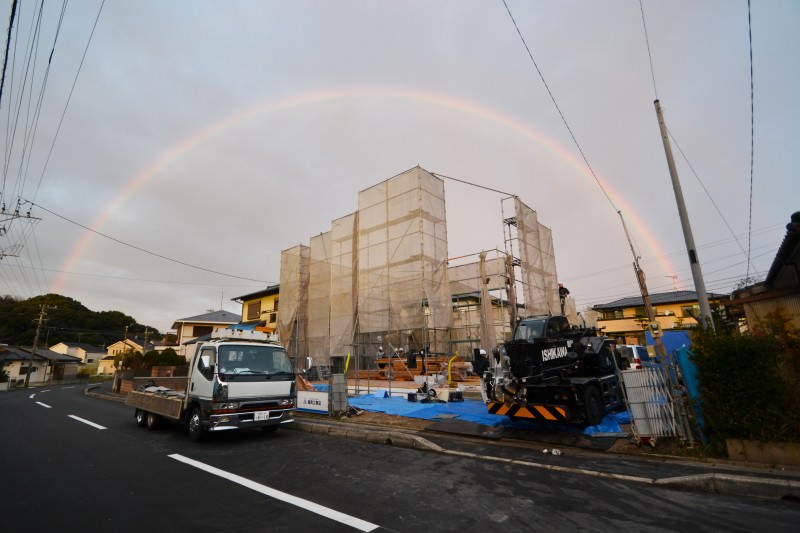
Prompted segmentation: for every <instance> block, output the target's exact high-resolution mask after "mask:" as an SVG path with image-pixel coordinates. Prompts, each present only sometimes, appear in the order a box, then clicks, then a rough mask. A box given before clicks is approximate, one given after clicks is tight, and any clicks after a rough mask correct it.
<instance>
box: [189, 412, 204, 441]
mask: <svg viewBox="0 0 800 533" xmlns="http://www.w3.org/2000/svg"><path fill="white" fill-rule="evenodd" d="M202 421H203V416H202V413H201V412H200V408H199V407H195V408H194V409H192V412H191V414H190V415H189V422H188V423H187V424H186V425H187V426H188V428H189V439H190V440H191V441H192V442H200V441H201V440H203V438H204V437H205V433H206V432H205V430H204V429H203V423H202Z"/></svg>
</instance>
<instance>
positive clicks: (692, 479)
mask: <svg viewBox="0 0 800 533" xmlns="http://www.w3.org/2000/svg"><path fill="white" fill-rule="evenodd" d="M98 387H100V385H90V386H89V387H87V388H86V389H85V391H84V394H85V395H86V396H90V397H92V398H100V399H103V400H111V401H115V402H118V403H125V397H124V396H122V395H115V394H108V393H98V392H94V389H96V388H98ZM286 428H287V429H294V430H297V431H305V432H306V433H315V434H322V435H328V436H330V437H340V438H345V439H351V440H360V441H364V442H371V443H373V444H387V445H390V446H398V447H401V448H409V449H413V450H422V451H427V452H433V453H441V454H445V455H452V456H456V457H462V458H466V459H474V460H477V461H491V462H498V463H506V464H509V465H516V466H524V467H528V468H537V469H540V470H549V471H551V472H564V473H568V474H578V475H583V476H591V477H596V478H603V479H609V480H615V481H627V482H633V483H642V484H644V485H651V486H655V487H664V488H672V489H679V490H687V491H693V492H710V493H714V494H725V495H728V496H746V497H750V498H760V499H769V500H780V499H786V500H794V499H800V480H797V481H795V480H790V479H783V478H774V477H756V476H743V475H738V474H724V473H717V472H712V473H706V474H695V475H690V476H676V477H668V478H660V479H659V478H649V477H640V476H631V475H627V474H615V473H613V472H601V471H599V470H589V469H585V468H576V467H570V466H561V465H553V464H545V463H536V462H533V461H524V460H518V459H506V458H503V457H495V456H491V455H479V454H475V453H471V452H460V451H456V450H448V449H446V448H443V447H441V446H439V445H438V444H435V443H433V442H431V441H429V440H428V439H426V438H424V437H420V436H419V435H416V434H414V433H412V432H409V431H400V430H383V429H370V428H356V427H346V425H345V424H337V423H336V422H321V421H309V420H298V419H297V418H295V420H294V422H293V423H292V424H288V425H287V426H286Z"/></svg>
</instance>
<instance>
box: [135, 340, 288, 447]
mask: <svg viewBox="0 0 800 533" xmlns="http://www.w3.org/2000/svg"><path fill="white" fill-rule="evenodd" d="M295 399H296V388H295V375H294V373H293V371H292V364H291V361H290V359H289V357H288V355H287V354H286V351H285V350H284V349H283V347H282V346H280V345H279V344H277V343H276V342H274V341H269V340H267V337H266V335H265V334H263V333H261V332H257V331H241V330H230V329H226V330H219V331H216V332H214V333H213V334H212V335H211V339H210V340H208V341H205V342H203V343H201V344H199V345H198V347H197V350H196V352H195V355H194V357H193V358H192V361H191V364H190V368H189V376H188V377H187V378H186V386H185V387H183V388H180V389H168V388H164V387H155V386H151V387H147V388H145V390H141V391H131V392H130V393H128V397H127V399H126V402H125V403H126V404H127V405H130V406H132V407H135V417H136V423H137V424H138V425H139V426H147V427H148V428H151V429H152V428H154V427H156V426H158V425H159V422H160V421H162V420H164V419H166V420H171V421H174V422H180V423H182V424H183V426H184V427H185V428H186V429H188V431H189V437H190V438H191V439H192V440H193V441H199V440H201V439H202V438H203V437H204V436H205V434H206V433H207V432H216V431H226V430H232V429H240V428H258V427H260V428H261V429H262V430H264V431H268V432H271V431H274V430H276V429H277V428H278V427H279V426H280V425H281V424H285V423H288V422H292V421H293V418H292V416H293V412H294V408H295V403H296V400H295Z"/></svg>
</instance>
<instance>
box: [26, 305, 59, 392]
mask: <svg viewBox="0 0 800 533" xmlns="http://www.w3.org/2000/svg"><path fill="white" fill-rule="evenodd" d="M48 309H50V308H49V307H48V306H47V305H46V304H42V305H41V306H40V307H39V320H38V322H37V324H36V335H35V336H34V337H33V347H31V357H30V359H29V360H28V372H27V373H26V374H25V388H26V389H27V388H28V386H29V385H30V382H31V372H33V357H34V356H35V355H36V345H37V344H38V343H39V332H40V331H41V330H42V322H44V317H45V316H46V315H47V310H48ZM53 309H55V308H53Z"/></svg>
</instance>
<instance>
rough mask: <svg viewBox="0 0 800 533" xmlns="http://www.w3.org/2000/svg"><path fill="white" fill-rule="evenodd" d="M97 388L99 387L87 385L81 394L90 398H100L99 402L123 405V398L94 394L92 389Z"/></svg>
mask: <svg viewBox="0 0 800 533" xmlns="http://www.w3.org/2000/svg"><path fill="white" fill-rule="evenodd" d="M98 387H100V385H89V386H88V387H86V389H85V390H84V391H83V393H84V394H85V395H86V396H89V397H90V398H100V399H101V400H111V401H112V402H118V403H125V396H122V395H116V394H109V393H102V392H100V393H98V392H94V389H96V388H98Z"/></svg>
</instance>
